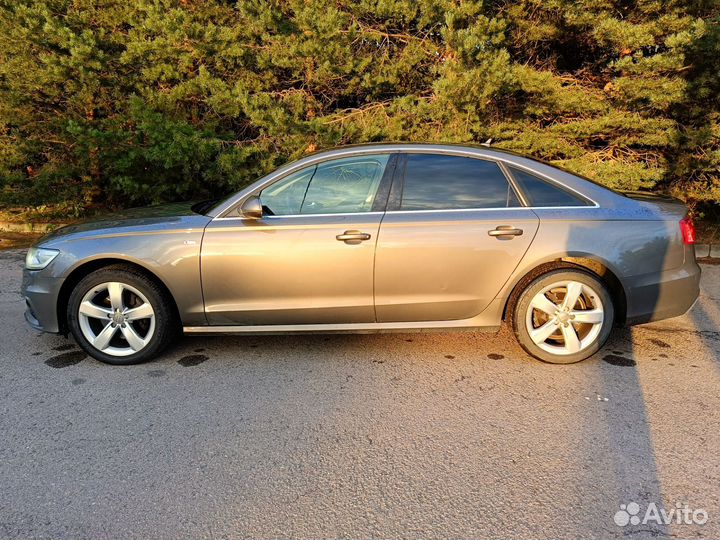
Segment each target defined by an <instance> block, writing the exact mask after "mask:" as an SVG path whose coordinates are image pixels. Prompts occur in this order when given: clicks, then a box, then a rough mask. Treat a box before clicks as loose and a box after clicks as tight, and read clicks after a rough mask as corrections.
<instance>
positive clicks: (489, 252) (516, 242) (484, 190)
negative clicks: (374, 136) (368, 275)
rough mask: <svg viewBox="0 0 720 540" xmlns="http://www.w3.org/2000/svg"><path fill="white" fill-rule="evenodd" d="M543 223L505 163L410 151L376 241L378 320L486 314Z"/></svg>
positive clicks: (400, 168)
mask: <svg viewBox="0 0 720 540" xmlns="http://www.w3.org/2000/svg"><path fill="white" fill-rule="evenodd" d="M538 223H539V220H538V218H537V216H536V215H535V214H534V213H533V211H532V210H530V209H529V208H525V207H523V206H522V204H521V202H520V200H519V198H518V195H517V194H516V192H515V190H514V189H513V186H512V185H511V183H510V182H509V180H508V178H507V177H506V175H505V173H504V172H503V170H502V168H501V167H500V165H499V164H498V163H496V162H494V161H491V160H484V159H479V158H472V157H466V156H461V155H447V154H420V153H417V154H403V155H402V158H400V159H399V162H398V172H397V175H396V178H395V181H394V183H393V186H392V190H391V193H390V200H389V202H388V210H387V212H386V214H385V216H384V218H383V221H382V223H381V226H380V233H379V237H378V242H377V247H376V254H375V312H376V316H377V320H378V322H401V321H407V322H409V321H443V320H459V319H466V318H470V317H473V316H475V315H477V314H479V313H480V312H481V311H483V310H484V309H485V308H486V307H487V306H488V304H490V302H491V301H492V300H493V299H494V298H495V296H497V294H498V292H499V291H500V289H501V288H502V286H503V285H504V283H505V282H506V281H507V279H508V278H509V276H510V274H511V273H512V272H513V270H514V269H515V268H516V267H517V265H518V264H519V263H520V260H521V259H522V257H523V256H524V255H525V252H526V251H527V249H528V247H529V246H530V243H531V242H532V240H533V237H534V236H535V233H536V232H537V228H538Z"/></svg>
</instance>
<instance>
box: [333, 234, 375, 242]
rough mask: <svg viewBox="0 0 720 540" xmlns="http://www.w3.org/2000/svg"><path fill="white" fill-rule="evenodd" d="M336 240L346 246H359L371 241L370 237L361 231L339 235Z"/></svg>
mask: <svg viewBox="0 0 720 540" xmlns="http://www.w3.org/2000/svg"><path fill="white" fill-rule="evenodd" d="M335 238H336V239H338V240H340V241H341V242H345V243H346V244H359V243H360V242H363V241H365V240H370V235H369V234H368V233H364V232H360V231H345V232H344V233H343V234H338V235H337V236H336V237H335Z"/></svg>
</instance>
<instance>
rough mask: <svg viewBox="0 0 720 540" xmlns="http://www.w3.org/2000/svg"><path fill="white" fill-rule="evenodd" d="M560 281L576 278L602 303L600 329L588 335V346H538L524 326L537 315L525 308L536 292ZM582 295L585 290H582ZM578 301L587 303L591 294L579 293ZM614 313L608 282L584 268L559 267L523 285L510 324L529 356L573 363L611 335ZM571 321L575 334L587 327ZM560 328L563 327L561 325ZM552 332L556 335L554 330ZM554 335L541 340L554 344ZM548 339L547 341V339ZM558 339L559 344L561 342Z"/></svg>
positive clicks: (546, 360)
mask: <svg viewBox="0 0 720 540" xmlns="http://www.w3.org/2000/svg"><path fill="white" fill-rule="evenodd" d="M563 281H575V282H579V283H581V284H583V285H585V286H587V287H589V288H590V289H592V291H594V292H595V293H596V295H597V298H598V299H599V301H600V302H601V303H602V308H603V311H604V316H603V321H602V323H598V326H599V327H600V329H599V332H597V336H596V337H595V338H594V339H590V337H588V341H589V342H588V344H587V346H585V347H584V348H582V349H581V350H580V351H578V352H575V353H570V354H554V353H551V352H548V351H547V350H545V349H543V348H541V347H540V346H539V345H538V344H536V343H535V342H534V341H533V340H532V339H531V337H530V331H529V330H528V327H527V325H528V322H527V320H528V317H530V318H531V320H534V317H537V316H538V315H537V313H538V311H537V310H535V311H532V312H531V313H530V314H529V313H528V311H529V310H530V304H531V302H532V301H533V298H535V296H536V295H538V294H539V293H540V292H541V291H543V289H545V288H547V287H549V286H551V285H553V284H556V283H558V282H563ZM585 290H586V289H584V288H583V291H585ZM583 295H585V293H583ZM587 296H590V295H587ZM581 301H583V302H585V301H587V302H588V303H589V302H592V296H590V298H588V299H585V298H584V297H582V298H581ZM540 314H541V315H543V313H542V312H540ZM614 317H615V310H614V306H613V302H612V297H611V295H610V293H609V291H608V288H607V286H606V285H605V284H604V283H603V282H602V281H601V280H600V279H598V278H597V277H596V276H595V275H593V274H591V273H590V272H587V271H585V270H581V269H566V268H562V269H558V270H552V271H550V272H547V273H545V274H542V275H540V276H538V277H537V278H535V279H534V280H533V281H531V282H530V283H529V284H528V285H527V286H526V287H525V289H524V290H523V291H522V292H521V293H520V295H519V297H518V299H517V302H516V303H515V307H514V309H513V313H512V328H513V332H514V333H515V338H516V339H517V341H518V343H519V344H520V346H521V347H522V348H523V349H525V351H526V352H527V353H528V354H530V355H531V356H533V357H535V358H537V359H538V360H542V361H543V362H548V363H550V364H574V363H576V362H580V361H581V360H584V359H586V358H588V357H590V356H592V355H593V354H595V353H596V352H598V351H599V350H600V349H601V348H602V347H603V345H605V342H606V341H607V339H608V337H609V336H610V332H611V331H612V327H613V322H614ZM542 322H543V321H540V322H538V325H540V324H541V323H542ZM572 324H573V328H575V329H576V334H577V335H578V336H579V335H580V332H581V331H587V328H588V327H587V326H583V325H581V324H579V323H572ZM560 332H562V328H561V329H560ZM554 335H555V336H557V332H556V333H555V334H554ZM586 335H587V336H589V335H590V334H589V333H588V334H586ZM540 339H542V338H540ZM553 339H557V337H556V338H553V336H550V337H549V338H548V340H546V341H544V342H543V343H542V344H543V345H545V346H546V347H548V346H549V345H552V344H553ZM548 341H549V342H550V343H548ZM557 343H558V345H559V344H560V343H561V342H557ZM548 348H552V347H548Z"/></svg>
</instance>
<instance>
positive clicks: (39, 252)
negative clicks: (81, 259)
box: [25, 247, 60, 270]
mask: <svg viewBox="0 0 720 540" xmlns="http://www.w3.org/2000/svg"><path fill="white" fill-rule="evenodd" d="M58 253H60V251H58V250H57V249H47V248H37V247H32V248H30V249H29V250H28V252H27V256H26V257H25V268H27V269H28V270H42V269H43V268H45V267H46V266H47V265H48V264H50V263H51V262H52V260H53V259H54V258H55V257H57V256H58Z"/></svg>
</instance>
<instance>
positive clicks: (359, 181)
mask: <svg viewBox="0 0 720 540" xmlns="http://www.w3.org/2000/svg"><path fill="white" fill-rule="evenodd" d="M390 157H391V155H390V154H377V155H367V156H356V157H350V158H342V159H334V160H330V161H326V162H322V163H320V164H317V165H312V166H309V167H307V168H305V169H302V170H300V171H297V172H295V173H292V174H290V175H288V176H285V177H284V178H281V179H279V180H278V181H276V182H274V183H273V184H271V185H269V186H266V187H265V188H264V189H262V191H261V192H260V193H259V196H260V200H261V202H262V205H263V210H264V212H263V217H262V219H256V220H252V219H241V218H237V219H227V218H224V219H216V220H213V221H212V222H211V223H210V224H209V225H208V227H207V228H206V231H205V236H204V238H203V246H202V258H201V271H202V283H203V294H204V298H205V310H206V313H207V318H208V322H209V323H210V324H211V325H282V324H292V325H298V324H323V323H359V322H374V321H375V310H374V306H373V262H374V254H375V244H376V242H377V238H378V230H379V226H380V221H381V220H382V216H383V210H384V207H385V201H380V200H379V198H382V197H383V195H378V193H386V190H380V189H379V188H380V185H381V183H382V184H383V185H384V184H385V183H387V182H389V181H390V179H389V178H388V177H387V175H386V174H385V172H386V169H387V165H388V161H389V160H390ZM388 174H389V173H388ZM384 197H385V198H386V195H385V196H384Z"/></svg>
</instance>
